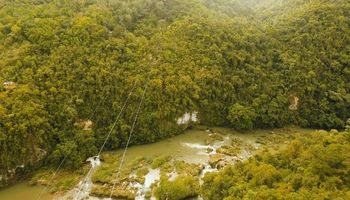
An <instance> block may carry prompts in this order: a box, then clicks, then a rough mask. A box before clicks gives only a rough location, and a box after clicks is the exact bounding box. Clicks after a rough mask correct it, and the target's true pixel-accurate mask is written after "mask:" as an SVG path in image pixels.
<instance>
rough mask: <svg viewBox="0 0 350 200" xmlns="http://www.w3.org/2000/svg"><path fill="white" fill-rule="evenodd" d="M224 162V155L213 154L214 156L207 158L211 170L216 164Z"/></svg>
mask: <svg viewBox="0 0 350 200" xmlns="http://www.w3.org/2000/svg"><path fill="white" fill-rule="evenodd" d="M222 160H224V155H222V154H214V155H210V157H209V165H210V166H211V167H213V168H216V166H217V165H218V163H219V162H220V161H222Z"/></svg>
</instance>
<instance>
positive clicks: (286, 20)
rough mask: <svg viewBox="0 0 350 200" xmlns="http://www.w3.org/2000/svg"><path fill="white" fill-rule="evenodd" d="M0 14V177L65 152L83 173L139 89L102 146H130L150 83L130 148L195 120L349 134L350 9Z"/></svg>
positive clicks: (270, 6) (64, 7) (146, 2)
mask: <svg viewBox="0 0 350 200" xmlns="http://www.w3.org/2000/svg"><path fill="white" fill-rule="evenodd" d="M0 8H1V9H0V57H1V60H0V82H1V83H3V84H1V85H0V103H1V104H0V152H1V154H0V174H6V173H7V172H8V170H12V169H14V168H16V167H18V166H21V165H25V166H30V167H29V169H30V168H31V167H32V166H35V165H39V166H40V165H42V164H51V165H53V166H57V165H58V163H59V161H61V159H63V157H64V156H65V155H69V157H68V159H67V160H66V162H65V165H64V166H65V167H66V168H69V169H75V168H78V167H80V166H81V165H82V164H83V163H84V161H85V159H86V158H87V157H89V156H92V155H95V154H96V153H97V148H99V147H100V146H101V144H102V143H103V140H104V139H105V137H106V135H107V134H108V131H109V130H110V128H111V126H112V124H113V122H114V120H115V118H116V117H117V115H118V112H119V111H120V110H121V108H122V107H123V104H124V102H125V100H126V99H127V96H128V95H129V93H130V92H131V91H132V94H131V95H130V99H129V101H128V103H127V105H126V109H125V112H123V113H122V115H121V118H120V120H119V121H118V123H117V125H116V128H115V129H114V131H113V132H112V135H111V138H110V140H109V141H108V143H107V146H106V150H111V149H117V148H119V147H122V146H124V145H125V143H126V140H127V134H128V133H129V131H130V129H131V124H132V121H133V117H134V114H135V112H134V111H135V110H136V108H137V106H138V102H139V100H140V98H141V96H142V91H143V87H144V86H145V85H146V84H147V85H148V89H147V93H146V96H145V101H144V104H143V106H142V110H141V113H140V116H139V119H138V124H137V126H136V130H135V135H134V137H133V138H132V141H131V143H132V144H144V143H150V142H154V141H157V140H159V139H162V138H168V137H171V136H174V135H177V134H180V133H182V131H183V130H184V129H186V128H188V127H190V126H191V125H192V124H191V123H189V124H183V125H179V124H177V119H178V118H180V117H182V116H183V115H184V114H185V113H198V118H199V120H200V123H201V124H205V125H213V126H231V127H232V128H235V129H237V130H242V131H244V130H247V129H252V128H274V127H283V126H286V125H290V124H294V125H299V126H302V127H309V128H323V129H328V130H329V129H333V128H335V129H344V126H345V122H346V120H347V119H348V118H350V112H349V111H350V3H349V2H348V1H347V0H328V1H326V0H298V1H295V0H280V1H277V0H263V1H258V0H249V1H243V0H241V1H240V0H235V1H234V0H232V1H231V0H163V1H158V0H130V1H123V0H113V1H109V0H104V1H101V0H88V1H79V0H75V1H69V0H42V1H37V0H22V1H17V0H3V1H1V2H0ZM148 77H149V78H148ZM133 87H135V90H132V88H133ZM89 120H91V122H92V127H91V128H85V130H83V129H84V128H82V127H84V123H85V122H89ZM39 161H40V162H39ZM0 186H1V185H0Z"/></svg>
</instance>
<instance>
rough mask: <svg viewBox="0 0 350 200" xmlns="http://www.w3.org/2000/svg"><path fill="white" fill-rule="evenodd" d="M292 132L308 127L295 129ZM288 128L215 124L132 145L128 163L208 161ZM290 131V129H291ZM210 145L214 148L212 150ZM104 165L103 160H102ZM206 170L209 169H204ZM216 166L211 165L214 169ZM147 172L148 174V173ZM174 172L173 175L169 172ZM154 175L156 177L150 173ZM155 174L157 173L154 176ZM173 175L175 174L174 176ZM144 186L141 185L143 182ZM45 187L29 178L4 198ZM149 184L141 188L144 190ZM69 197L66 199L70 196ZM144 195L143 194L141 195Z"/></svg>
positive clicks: (31, 194)
mask: <svg viewBox="0 0 350 200" xmlns="http://www.w3.org/2000/svg"><path fill="white" fill-rule="evenodd" d="M292 130H293V131H292V132H298V131H299V132H300V131H307V130H305V129H295V128H293V129H292ZM283 131H285V130H284V129H274V130H254V131H250V132H247V133H237V132H234V131H232V130H230V129H226V128H213V129H211V130H210V131H209V130H205V129H203V128H202V129H196V130H188V131H186V132H185V133H184V134H181V135H178V136H175V137H173V138H170V139H165V140H163V141H160V142H156V143H153V144H147V145H137V146H132V147H130V148H129V149H128V151H127V154H126V164H128V163H131V162H132V161H133V160H134V159H135V158H137V157H145V158H148V159H152V158H154V157H157V156H171V157H172V158H173V159H175V160H183V161H185V162H187V163H195V164H201V165H203V166H204V165H207V164H208V160H209V159H210V156H211V155H212V154H215V153H216V150H217V149H218V148H220V147H221V146H223V145H227V144H231V142H232V139H233V138H236V139H238V140H239V141H241V142H242V141H243V142H244V143H246V144H249V145H251V146H252V147H254V148H253V149H258V148H259V146H260V145H261V144H259V142H257V141H258V140H259V139H261V138H266V137H265V136H266V135H270V136H271V135H278V134H280V133H282V132H283ZM289 132H290V130H289ZM214 133H220V135H221V136H222V138H221V140H218V141H214V142H212V143H211V144H208V138H209V137H208V136H210V135H213V134H214ZM208 149H211V150H210V151H208ZM108 153H109V154H111V155H112V156H116V157H117V156H118V155H120V154H121V150H119V151H116V152H108ZM251 154H252V152H248V153H247V152H242V153H241V154H240V155H238V156H237V157H239V156H241V158H240V159H241V160H244V159H246V158H248V157H249V156H250V155H251ZM102 165H103V163H102ZM203 170H205V169H203ZM211 170H212V169H208V171H211ZM156 172H157V171H156V170H151V171H150V172H149V174H148V176H150V174H152V173H156ZM146 176H147V175H146ZM169 176H171V175H169ZM145 178H146V182H145V185H146V184H148V185H150V183H149V182H147V181H150V180H151V179H149V180H148V179H147V177H145ZM150 178H152V177H150ZM153 178H154V176H153ZM170 178H171V177H170ZM140 187H141V186H140ZM42 189H43V187H41V186H29V185H28V182H22V183H19V184H16V185H14V186H12V187H9V188H6V189H3V190H0V200H36V199H38V196H39V194H40V192H41V191H42ZM142 189H145V188H142V187H141V188H140V190H142ZM67 198H68V197H65V198H63V199H67ZM41 199H42V200H52V199H62V196H61V198H58V197H54V195H52V194H48V193H45V194H44V195H43V196H42V198H41ZM139 199H140V198H139Z"/></svg>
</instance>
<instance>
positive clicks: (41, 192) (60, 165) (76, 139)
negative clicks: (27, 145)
mask: <svg viewBox="0 0 350 200" xmlns="http://www.w3.org/2000/svg"><path fill="white" fill-rule="evenodd" d="M104 99H105V96H104V98H102V99H101V100H100V101H99V103H98V105H97V106H96V107H95V109H94V110H93V112H92V114H91V115H90V117H89V118H88V120H89V121H90V120H92V119H93V117H94V116H95V114H96V111H97V109H98V108H99V107H100V106H101V103H102V100H104ZM77 141H78V138H75V139H74V141H73V143H74V144H76V143H77ZM67 157H68V153H67V154H65V156H64V157H63V159H62V160H61V162H60V163H59V165H58V167H57V168H56V170H55V172H54V173H53V174H52V176H51V177H50V179H49V183H51V182H52V181H53V179H54V178H55V176H56V175H57V173H58V172H59V171H60V169H61V167H62V166H63V163H64V161H65V160H66V159H67ZM49 188H50V186H49V184H48V185H46V186H45V187H44V188H43V189H42V190H41V191H40V194H39V196H38V198H37V200H40V199H41V198H42V196H43V194H44V193H45V192H46V191H47V189H49Z"/></svg>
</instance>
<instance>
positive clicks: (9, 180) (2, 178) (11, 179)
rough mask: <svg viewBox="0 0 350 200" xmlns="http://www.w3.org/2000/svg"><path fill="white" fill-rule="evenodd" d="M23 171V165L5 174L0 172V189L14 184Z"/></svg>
mask: <svg viewBox="0 0 350 200" xmlns="http://www.w3.org/2000/svg"><path fill="white" fill-rule="evenodd" d="M24 169H25V166H24V165H18V166H16V167H15V168H13V169H10V170H7V172H2V173H1V172H0V188H2V187H6V186H8V185H10V184H13V183H15V182H16V181H17V180H18V179H20V177H21V176H22V175H23V172H24Z"/></svg>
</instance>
